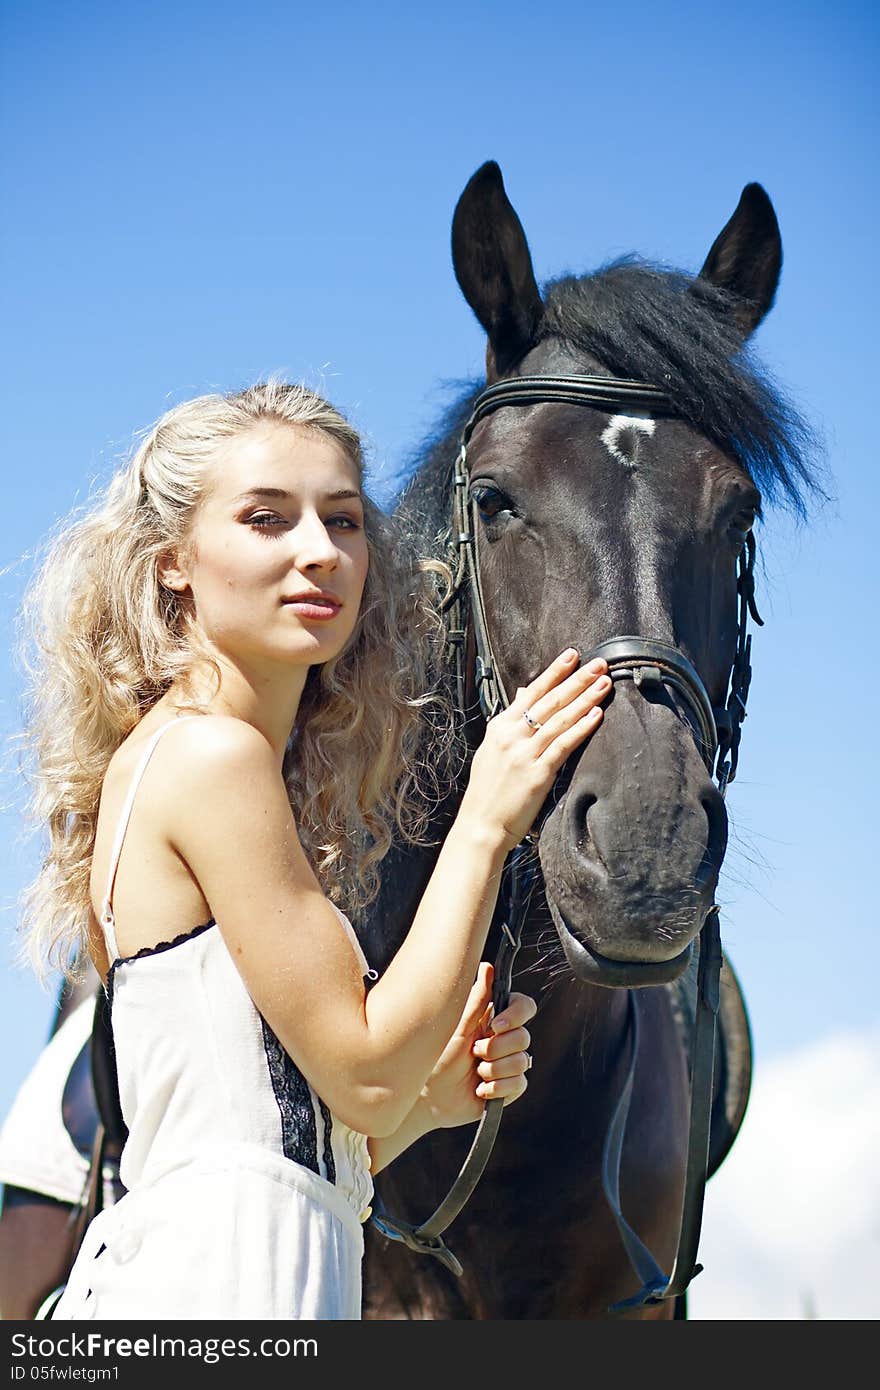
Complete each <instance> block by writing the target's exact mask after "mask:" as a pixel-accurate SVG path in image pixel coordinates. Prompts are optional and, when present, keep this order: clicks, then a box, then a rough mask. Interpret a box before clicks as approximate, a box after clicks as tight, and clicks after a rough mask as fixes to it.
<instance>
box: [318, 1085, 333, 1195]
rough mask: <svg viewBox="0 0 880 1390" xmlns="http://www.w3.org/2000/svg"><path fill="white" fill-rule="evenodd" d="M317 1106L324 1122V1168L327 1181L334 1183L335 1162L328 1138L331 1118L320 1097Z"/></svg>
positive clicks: (327, 1106) (331, 1123)
mask: <svg viewBox="0 0 880 1390" xmlns="http://www.w3.org/2000/svg"><path fill="white" fill-rule="evenodd" d="M318 1105H319V1107H320V1110H321V1119H322V1120H323V1121H324V1167H325V1168H326V1170H327V1181H328V1182H335V1181H336V1162H335V1160H334V1158H333V1145H332V1144H331V1143H330V1136H331V1134H332V1133H333V1116H332V1115H331V1114H330V1107H329V1105H327V1104H326V1103H325V1102H324V1101H323V1100H322V1099H321V1097H320V1096H318Z"/></svg>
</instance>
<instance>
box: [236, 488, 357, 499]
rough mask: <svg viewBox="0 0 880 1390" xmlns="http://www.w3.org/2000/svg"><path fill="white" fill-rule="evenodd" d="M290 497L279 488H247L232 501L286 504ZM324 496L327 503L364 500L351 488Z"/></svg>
mask: <svg viewBox="0 0 880 1390" xmlns="http://www.w3.org/2000/svg"><path fill="white" fill-rule="evenodd" d="M292 496H293V493H291V492H285V490H284V488H281V487H251V488H248V490H247V492H241V493H239V495H238V497H236V498H234V499H233V500H234V501H236V502H245V501H249V500H251V499H255V498H258V497H273V498H276V499H278V500H280V501H283V502H287V501H289V500H290V499H291V497H292ZM324 496H325V498H326V499H327V500H328V501H333V502H335V501H338V500H340V499H341V498H343V497H354V498H356V500H357V501H358V502H362V501H363V500H364V499H363V495H362V494H361V493H360V492H356V491H355V490H354V489H353V488H346V487H340V488H337V489H336V491H335V492H325V493H324Z"/></svg>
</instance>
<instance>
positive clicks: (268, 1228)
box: [25, 382, 610, 1320]
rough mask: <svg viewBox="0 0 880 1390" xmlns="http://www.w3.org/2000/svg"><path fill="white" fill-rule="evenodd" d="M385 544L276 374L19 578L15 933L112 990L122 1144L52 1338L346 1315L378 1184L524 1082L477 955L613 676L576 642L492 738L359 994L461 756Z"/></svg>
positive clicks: (522, 1034)
mask: <svg viewBox="0 0 880 1390" xmlns="http://www.w3.org/2000/svg"><path fill="white" fill-rule="evenodd" d="M404 541H405V538H403V537H401V536H399V535H398V534H397V533H396V531H395V530H394V528H393V526H392V523H391V521H390V520H389V518H387V517H386V516H384V514H383V513H382V512H381V511H380V509H379V508H378V507H376V506H375V505H374V504H373V503H372V502H371V501H370V499H369V498H368V497H367V496H366V494H365V492H364V488H363V461H362V455H361V448H360V443H359V440H358V437H357V435H356V433H355V432H354V430H353V429H352V428H351V427H350V426H349V424H348V423H347V422H346V421H345V420H344V419H343V418H342V416H341V415H340V414H339V413H338V412H337V411H336V410H334V409H333V408H332V407H331V406H330V405H328V404H327V403H326V402H325V401H323V400H321V399H320V398H319V397H317V396H315V395H314V394H313V393H311V392H309V391H308V390H306V389H305V388H303V387H299V386H291V385H286V384H282V383H279V382H270V383H268V384H262V385H258V386H255V387H252V388H250V389H248V390H246V391H243V392H240V393H237V394H235V395H230V396H227V397H222V396H205V397H201V398H199V399H197V400H193V401H190V402H188V403H186V404H184V405H181V406H178V407H176V408H175V409H173V410H171V411H170V412H169V413H168V414H167V415H165V416H164V417H163V418H162V419H161V420H160V421H159V422H158V424H157V425H156V426H155V428H154V429H152V430H151V431H150V432H149V434H148V435H147V436H146V438H145V439H144V440H143V442H142V443H141V446H140V448H139V449H138V450H137V452H136V454H135V455H134V457H133V458H132V460H131V462H130V464H129V465H128V466H127V467H125V468H124V469H123V470H122V471H120V472H119V473H118V474H117V475H116V476H115V477H114V478H113V480H112V481H111V483H110V486H109V488H108V490H107V492H106V495H105V496H104V497H103V499H101V500H100V501H99V503H98V504H97V505H95V506H92V508H91V509H90V510H87V512H86V514H85V515H84V516H83V517H82V518H80V519H79V520H78V521H77V522H76V523H75V524H74V525H70V526H68V527H67V528H66V529H65V530H64V532H63V533H62V534H61V535H60V537H59V539H58V540H57V541H56V542H55V544H54V546H53V548H52V549H51V551H50V553H49V555H48V558H47V559H46V561H45V563H44V565H43V567H42V569H41V571H40V573H39V575H38V578H37V580H36V581H35V584H34V586H33V589H32V592H31V595H30V598H29V600H28V610H29V612H30V615H31V619H32V628H33V632H34V637H35V640H36V649H37V657H36V660H35V664H34V667H33V677H32V686H31V694H30V700H31V707H30V716H29V725H28V729H29V733H30V737H31V740H32V742H33V745H34V752H35V758H36V774H37V775H36V790H35V796H34V800H33V806H32V811H33V814H34V815H35V816H36V817H37V818H38V819H39V821H40V822H42V823H44V824H47V825H48V827H49V833H50V844H49V851H48V854H47V856H46V859H45V862H44V864H43V867H42V871H41V873H40V875H39V876H38V878H37V879H36V881H35V883H34V884H33V885H32V886H31V888H30V889H29V891H28V893H27V895H26V902H25V907H26V919H25V927H26V931H27V936H28V941H29V946H30V952H31V956H32V958H33V960H34V961H35V963H36V964H37V966H38V967H40V966H41V965H42V963H44V962H52V961H54V962H55V963H56V964H61V965H62V968H65V969H68V970H69V969H70V961H71V959H75V958H76V957H77V956H79V957H80V958H82V957H83V955H84V953H85V952H87V953H88V955H89V956H90V957H91V960H92V961H93V963H94V965H95V967H96V968H97V970H98V973H99V974H100V976H101V978H102V980H103V982H104V986H105V989H106V992H107V995H108V998H109V1000H110V1004H111V1009H112V1024H113V1033H114V1040H115V1048H116V1056H117V1066H118V1072H119V1083H120V1094H121V1101H122V1107H123V1113H124V1116H125V1120H126V1123H127V1125H128V1129H129V1137H128V1141H127V1143H126V1146H125V1151H124V1154H123V1158H122V1166H121V1178H122V1181H123V1183H124V1184H125V1187H126V1188H127V1193H126V1195H125V1196H124V1197H123V1198H122V1200H121V1201H120V1202H119V1203H117V1204H116V1205H115V1206H113V1207H110V1208H109V1209H107V1210H106V1211H104V1212H102V1213H100V1214H99V1215H98V1217H97V1218H96V1219H95V1220H94V1221H93V1223H92V1225H91V1226H90V1227H89V1230H88V1232H87V1233H86V1237H85V1240H84V1243H83V1245H82V1248H81V1250H80V1253H79V1255H78V1257H77V1260H76V1262H75V1265H74V1268H73V1271H72V1273H71V1276H70V1279H69V1282H68V1285H67V1288H66V1291H65V1293H64V1295H63V1297H62V1298H61V1301H60V1303H59V1304H58V1305H57V1307H56V1309H55V1311H54V1313H53V1317H54V1318H55V1319H56V1320H60V1319H80V1318H87V1317H98V1318H99V1319H101V1320H104V1319H131V1318H148V1319H151V1320H160V1319H166V1318H173V1319H180V1318H208V1319H211V1318H213V1319H216V1318H218V1317H224V1318H307V1319H308V1318H319V1319H331V1318H358V1317H360V1298H361V1283H360V1279H361V1258H362V1253H363V1230H362V1222H363V1221H365V1220H366V1219H367V1217H368V1216H369V1214H370V1197H371V1195H372V1176H373V1175H374V1174H375V1173H377V1172H378V1171H379V1170H380V1169H381V1168H382V1167H383V1166H384V1165H386V1164H387V1163H389V1162H391V1161H392V1160H393V1159H394V1158H395V1157H396V1155H398V1154H399V1153H400V1152H401V1151H402V1150H403V1149H404V1148H406V1147H407V1146H408V1145H410V1144H412V1143H413V1142H414V1141H415V1140H416V1139H418V1138H419V1137H420V1136H421V1135H423V1134H425V1133H427V1132H428V1131H429V1130H430V1129H432V1128H434V1127H437V1126H438V1125H456V1124H464V1123H467V1122H469V1121H473V1120H476V1119H478V1118H479V1115H480V1112H481V1109H482V1106H483V1104H484V1101H485V1099H486V1098H487V1097H502V1098H504V1100H505V1102H510V1101H513V1100H515V1099H517V1098H518V1097H519V1096H521V1095H522V1094H523V1092H524V1090H525V1088H526V1076H525V1073H526V1071H527V1070H528V1067H529V1066H530V1064H531V1062H530V1057H529V1055H528V1051H527V1048H528V1044H529V1033H528V1030H527V1029H526V1027H525V1025H526V1023H527V1022H528V1020H529V1019H530V1018H531V1017H532V1016H533V1014H534V1012H535V1004H534V1001H533V1000H531V999H529V998H528V997H527V996H524V995H522V994H514V995H512V996H511V1000H510V1003H509V1005H508V1007H507V1008H506V1009H505V1010H504V1011H503V1015H502V1016H500V1017H498V1018H495V1019H494V1020H493V1019H491V1009H490V998H491V966H490V965H488V964H487V963H485V962H481V960H480V956H481V952H482V948H483V946H484V943H485V939H486V935H487V931H488V928H489V925H490V921H491V917H492V912H493V908H494V904H495V901H496V896H497V892H498V887H499V877H500V872H501V868H502V866H503V863H504V860H505V857H506V855H507V853H508V852H509V850H510V849H511V848H512V847H513V846H514V845H515V844H517V843H518V841H519V840H520V839H521V838H522V836H523V835H524V834H525V833H526V832H527V830H528V829H529V827H530V825H531V824H532V821H533V819H534V817H535V816H536V814H537V812H538V810H539V809H540V807H541V804H542V802H543V801H544V799H545V797H546V796H547V794H548V792H549V790H550V788H551V786H552V784H553V781H554V778H555V776H556V774H557V772H558V771H559V769H560V767H561V766H562V764H563V763H564V761H565V760H566V758H567V757H568V756H569V755H570V754H571V753H572V752H573V751H574V749H575V748H576V747H578V746H579V745H580V744H581V743H582V742H583V740H584V739H585V738H586V737H588V736H589V734H590V733H591V732H592V731H593V730H594V729H595V728H596V726H597V724H598V722H599V720H600V718H601V710H600V708H599V701H600V700H601V699H602V698H603V697H604V696H605V695H606V694H607V693H608V690H609V689H610V683H609V682H608V681H607V679H606V678H604V677H603V675H602V667H601V664H600V665H599V666H598V667H597V668H595V669H580V668H579V666H578V658H577V653H576V652H575V651H574V650H573V649H571V650H569V651H568V652H565V653H563V654H561V655H560V657H559V658H558V660H556V661H554V662H553V664H552V665H551V666H550V667H549V668H548V669H547V670H546V671H544V672H542V673H541V674H540V675H539V676H538V677H537V678H536V679H535V680H534V681H532V682H531V684H530V685H528V686H527V687H525V688H523V689H520V690H519V691H518V692H517V695H516V699H515V701H514V702H513V704H512V705H511V707H510V708H509V709H508V710H506V711H505V712H504V713H502V714H499V715H498V716H497V717H496V718H495V719H493V720H491V721H490V723H489V725H488V727H487V730H486V735H485V738H484V741H483V743H482V744H481V746H480V747H479V749H478V750H477V752H476V753H475V755H474V756H473V758H472V761H471V765H470V769H469V773H468V781H467V786H466V790H465V794H464V797H463V799H462V802H461V806H460V810H459V812H458V815H457V816H456V819H455V822H454V824H453V825H452V828H451V830H450V831H449V833H448V835H447V837H446V839H445V842H444V844H443V847H442V849H441V852H440V856H439V858H438V860H437V864H436V868H435V870H434V873H433V875H432V877H431V879H430V881H429V883H428V885H427V888H426V890H425V893H424V895H423V897H422V900H421V902H420V904H419V907H418V910H417V912H416V914H415V918H414V920H413V923H412V927H411V929H410V931H409V932H408V934H407V936H406V939H405V941H404V943H403V945H402V946H401V947H400V949H399V951H398V952H397V954H396V955H395V956H394V958H393V959H392V960H391V962H390V964H389V965H388V967H387V969H386V970H385V972H384V974H383V975H382V977H381V979H378V980H375V982H374V977H375V974H376V972H375V971H373V970H371V968H370V965H369V962H368V961H367V959H366V958H365V956H364V953H363V951H362V949H361V947H360V945H359V943H358V938H357V936H356V934H355V931H354V928H353V926H352V923H351V920H350V917H349V916H348V915H347V914H348V913H355V912H358V911H360V910H361V909H362V908H363V907H364V906H365V905H366V904H367V903H368V902H369V901H370V900H371V898H372V897H374V896H375V893H376V890H377V885H378V866H379V864H380V862H381V859H382V856H383V855H384V854H385V852H386V851H387V849H388V847H389V845H390V843H391V841H392V837H393V836H394V835H395V834H398V833H399V834H403V835H404V836H406V837H408V838H409V839H411V840H417V839H418V838H419V837H420V836H423V835H424V834H425V833H426V831H427V829H428V828H429V825H430V814H431V804H432V803H431V793H432V790H433V791H436V788H437V786H438V785H439V782H438V781H437V779H436V778H435V780H434V781H433V782H432V775H431V768H432V767H435V766H436V767H442V766H443V757H444V756H445V757H446V759H447V763H448V762H449V759H450V758H451V757H452V756H453V755H454V750H455V740H454V736H453V723H452V712H451V710H450V709H449V708H448V706H447V705H446V704H445V702H444V698H443V695H442V693H441V685H440V683H439V681H438V680H437V679H436V667H435V662H436V645H437V643H436V639H437V637H438V634H439V619H438V618H437V615H436V608H435V605H434V604H433V602H432V594H431V591H430V588H429V582H430V581H429V579H428V576H429V574H430V573H431V571H432V570H433V571H441V572H442V570H443V568H444V567H443V566H442V564H440V562H438V561H425V562H423V563H422V564H417V563H415V562H414V560H413V559H412V558H411V556H410V552H409V550H408V548H407V546H406V544H405V543H404ZM426 730H428V731H429V733H427V734H426ZM428 739H429V740H430V742H427V740H428ZM438 750H439V754H438ZM441 755H442V756H441ZM342 905H344V908H343V906H342Z"/></svg>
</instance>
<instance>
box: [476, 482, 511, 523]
mask: <svg viewBox="0 0 880 1390" xmlns="http://www.w3.org/2000/svg"><path fill="white" fill-rule="evenodd" d="M471 497H472V498H473V500H474V501H475V502H476V504H477V510H478V511H479V513H480V516H481V517H483V519H484V520H485V521H491V520H492V519H493V517H496V516H498V515H499V514H500V513H501V512H510V511H512V510H513V508H512V506H511V503H510V498H509V497H505V495H504V493H503V492H501V491H499V489H498V488H497V487H476V488H474V490H473V492H472V493H471Z"/></svg>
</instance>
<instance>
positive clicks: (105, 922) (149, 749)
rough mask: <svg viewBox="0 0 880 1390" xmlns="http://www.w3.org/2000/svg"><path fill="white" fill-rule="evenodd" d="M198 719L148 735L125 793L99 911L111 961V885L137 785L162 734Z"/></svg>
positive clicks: (113, 945) (113, 954)
mask: <svg viewBox="0 0 880 1390" xmlns="http://www.w3.org/2000/svg"><path fill="white" fill-rule="evenodd" d="M201 718H202V716H201V715H199V714H183V715H177V716H176V717H175V718H174V719H169V720H168V722H167V723H166V724H161V725H160V726H159V728H158V729H157V730H156V731H155V733H153V734H151V735H150V737H149V739H148V740H147V746H146V748H145V749H144V751H143V753H142V754H141V760H140V762H139V763H138V765H137V768H136V769H135V773H134V776H133V777H132V779H131V786H130V787H129V789H128V795H127V796H126V798H125V804H124V805H123V807H122V813H121V815H120V817H119V826H118V828H117V831H116V842H115V844H114V846H113V853H112V854H111V856H110V872H109V874H108V875H107V891H106V893H105V894H104V902H103V906H102V908H101V927H102V929H103V932H104V940H105V941H106V943H107V951H108V953H109V956H110V959H111V961H114V960H116V959H117V958H118V956H119V947H118V946H117V944H116V923H115V921H114V918H113V904H112V900H113V884H114V882H115V880H116V870H117V868H118V867H119V856H120V854H121V853H122V842H123V840H124V839H125V832H126V830H127V829H128V822H129V820H130V819H131V812H132V807H133V806H134V798H135V793H136V792H137V789H138V787H139V786H140V781H141V778H142V777H143V775H144V772H145V771H146V767H147V763H148V762H149V761H150V758H151V757H152V756H153V749H154V748H155V747H156V744H157V743H158V742H159V739H160V738H161V737H162V735H163V734H164V733H165V731H166V730H167V729H170V728H171V727H172V725H174V724H183V723H184V722H185V721H186V720H187V719H201Z"/></svg>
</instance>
